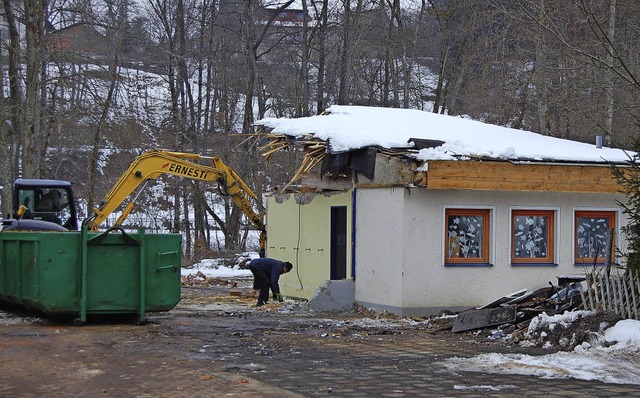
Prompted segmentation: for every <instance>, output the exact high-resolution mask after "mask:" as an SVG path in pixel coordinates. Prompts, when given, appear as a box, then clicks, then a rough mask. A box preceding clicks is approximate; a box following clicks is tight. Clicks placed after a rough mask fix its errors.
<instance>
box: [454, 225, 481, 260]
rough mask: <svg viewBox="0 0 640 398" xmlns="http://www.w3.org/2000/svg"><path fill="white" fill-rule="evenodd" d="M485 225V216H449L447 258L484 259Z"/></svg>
mask: <svg viewBox="0 0 640 398" xmlns="http://www.w3.org/2000/svg"><path fill="white" fill-rule="evenodd" d="M484 223H485V220H484V217H483V216H477V215H449V216H447V226H448V234H447V257H449V258H452V257H453V258H455V257H458V258H482V257H483V253H482V242H483V239H484V237H483V236H482V231H483V228H484Z"/></svg>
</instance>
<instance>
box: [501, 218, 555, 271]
mask: <svg viewBox="0 0 640 398" xmlns="http://www.w3.org/2000/svg"><path fill="white" fill-rule="evenodd" d="M554 239H555V213H554V212H553V211H551V210H514V211H512V212H511V263H512V264H516V265H524V264H532V265H536V264H553V263H554V253H555V252H554Z"/></svg>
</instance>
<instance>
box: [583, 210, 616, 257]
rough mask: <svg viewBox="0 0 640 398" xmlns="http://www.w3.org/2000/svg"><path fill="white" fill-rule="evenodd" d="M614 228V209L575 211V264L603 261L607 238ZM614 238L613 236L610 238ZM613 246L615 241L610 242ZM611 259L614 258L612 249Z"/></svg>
mask: <svg viewBox="0 0 640 398" xmlns="http://www.w3.org/2000/svg"><path fill="white" fill-rule="evenodd" d="M612 230H613V231H615V230H616V212H615V211H576V212H575V242H574V245H575V247H574V253H575V262H576V265H585V264H593V263H594V262H595V263H601V264H602V263H604V262H605V255H606V254H605V252H606V250H607V240H608V239H609V235H610V234H611V231H612ZM614 238H615V234H614V236H612V237H611V239H614ZM612 247H615V241H613V242H612ZM611 257H612V259H613V258H615V256H614V253H613V250H612V253H611Z"/></svg>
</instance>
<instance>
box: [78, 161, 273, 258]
mask: <svg viewBox="0 0 640 398" xmlns="http://www.w3.org/2000/svg"><path fill="white" fill-rule="evenodd" d="M200 160H211V162H212V164H213V166H206V165H202V164H199V163H196V162H197V161H200ZM165 174H169V175H175V176H178V177H183V178H188V179H192V180H198V181H206V182H215V183H217V184H218V186H219V187H220V188H221V189H222V190H223V191H224V192H225V193H226V194H227V195H229V196H230V197H231V199H232V200H233V201H234V203H235V204H236V205H237V206H238V207H239V208H240V209H241V210H242V211H243V212H244V214H245V215H246V216H247V218H248V219H249V221H251V223H252V224H253V225H254V226H255V227H256V228H257V229H258V230H259V231H260V250H261V253H264V249H265V247H266V226H265V224H264V215H265V212H264V207H263V206H262V204H261V203H260V201H259V200H257V198H256V195H255V194H254V193H253V191H252V190H251V189H250V188H249V187H248V186H247V184H246V183H245V182H244V181H242V179H241V178H240V177H239V176H238V175H237V174H236V172H235V171H234V170H233V169H232V168H230V167H229V166H227V165H226V164H225V163H224V162H222V160H220V159H219V158H218V157H210V156H203V155H198V154H191V153H182V152H169V151H162V150H149V151H146V152H144V153H143V154H141V155H140V156H138V157H137V158H135V159H134V161H133V162H131V165H130V166H129V168H128V169H127V171H125V172H124V173H123V174H122V175H121V176H120V178H119V179H118V181H117V182H116V183H115V184H114V186H113V188H112V189H111V190H110V191H109V192H108V193H107V195H106V196H105V197H104V199H103V200H102V202H101V203H100V205H99V206H98V207H96V208H94V209H93V213H92V214H91V216H89V217H88V218H87V219H85V220H84V222H83V225H85V226H87V227H88V228H89V230H91V231H97V230H98V228H99V226H100V225H101V224H102V223H103V222H104V220H105V219H106V218H107V217H108V216H109V215H110V214H111V213H113V212H114V211H115V210H116V209H117V208H118V206H120V205H121V204H122V203H123V202H124V201H125V200H126V199H127V198H128V197H129V196H130V195H131V194H132V193H133V192H134V191H136V189H137V188H138V187H139V186H140V185H141V184H143V183H146V182H147V181H149V180H155V179H157V178H158V177H159V176H161V175H165ZM139 194H140V190H139V192H138V195H139ZM138 195H136V197H135V198H134V199H132V200H131V201H130V202H129V203H128V204H127V206H126V207H125V209H124V210H123V212H122V215H121V216H120V217H119V218H118V220H117V221H116V223H115V225H114V226H119V225H121V224H122V223H123V222H124V220H125V219H126V218H127V216H128V215H129V213H131V210H133V206H134V204H135V201H136V199H137V196H138ZM254 204H255V206H256V207H257V209H258V211H257V212H256V211H255V210H254Z"/></svg>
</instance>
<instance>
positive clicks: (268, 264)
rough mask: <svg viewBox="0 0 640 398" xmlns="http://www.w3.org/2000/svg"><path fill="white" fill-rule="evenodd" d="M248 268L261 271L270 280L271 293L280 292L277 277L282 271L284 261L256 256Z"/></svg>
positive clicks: (278, 277)
mask: <svg viewBox="0 0 640 398" xmlns="http://www.w3.org/2000/svg"><path fill="white" fill-rule="evenodd" d="M249 268H253V269H255V270H256V271H259V272H262V273H263V274H264V275H265V276H266V277H267V278H269V281H270V282H271V290H272V291H273V294H278V293H280V285H278V279H280V275H282V273H283V272H284V262H283V261H280V260H275V259H273V258H267V257H264V258H256V259H254V260H251V262H250V263H249Z"/></svg>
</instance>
